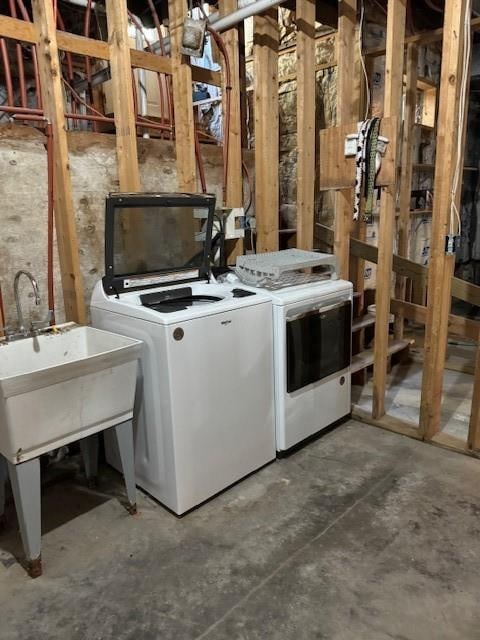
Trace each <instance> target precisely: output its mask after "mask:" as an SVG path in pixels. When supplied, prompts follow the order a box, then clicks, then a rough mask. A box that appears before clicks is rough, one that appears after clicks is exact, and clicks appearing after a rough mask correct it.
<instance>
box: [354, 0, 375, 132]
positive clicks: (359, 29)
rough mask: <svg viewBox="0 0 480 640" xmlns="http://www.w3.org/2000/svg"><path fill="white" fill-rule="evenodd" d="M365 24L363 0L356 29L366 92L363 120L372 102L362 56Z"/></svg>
mask: <svg viewBox="0 0 480 640" xmlns="http://www.w3.org/2000/svg"><path fill="white" fill-rule="evenodd" d="M364 22H365V2H364V0H361V11H360V24H359V27H358V42H357V44H358V52H359V54H360V63H361V65H362V71H363V75H364V77H365V90H366V92H367V100H366V102H367V104H366V106H365V118H364V120H367V119H368V114H369V113H370V105H371V102H372V96H371V91H370V82H369V79H368V73H367V67H366V65H365V56H364V55H363V25H364Z"/></svg>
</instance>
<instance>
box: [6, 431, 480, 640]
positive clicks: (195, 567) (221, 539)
mask: <svg viewBox="0 0 480 640" xmlns="http://www.w3.org/2000/svg"><path fill="white" fill-rule="evenodd" d="M101 480H102V482H101V485H100V488H99V490H98V491H96V492H92V491H89V490H87V489H86V487H85V486H84V483H83V480H82V477H81V476H80V475H79V476H77V477H76V478H71V479H68V478H67V479H65V480H64V481H63V482H61V483H57V484H53V485H50V486H48V487H46V488H45V490H44V500H43V508H44V536H43V560H44V570H45V574H44V576H43V577H41V578H39V579H37V580H30V579H29V578H28V577H27V576H26V575H25V573H24V571H23V569H22V568H21V566H20V565H19V564H18V562H17V561H16V560H15V555H16V554H18V553H19V544H18V538H17V536H16V531H15V526H14V518H13V515H12V514H10V523H11V528H10V529H9V530H7V532H6V533H4V534H2V536H1V537H0V610H1V618H0V638H1V640H10V639H12V640H13V639H15V640H27V639H28V640H30V639H32V640H33V639H35V640H43V639H45V640H46V639H48V640H56V639H60V638H61V639H62V640H66V639H67V640H101V639H115V640H124V639H127V638H128V639H132V640H133V639H135V640H154V639H155V640H157V639H158V640H169V639H175V640H190V639H192V640H193V639H197V640H200V639H203V638H205V639H208V640H227V639H228V640H314V639H332V640H359V639H365V640H380V639H382V640H383V639H387V638H388V639H392V638H393V639H396V640H429V639H432V640H433V639H434V640H443V639H449V640H453V639H461V640H469V639H472V640H474V639H475V640H478V638H479V635H480V631H479V629H480V608H479V607H478V594H479V593H480V545H479V536H480V461H478V460H474V459H470V458H468V457H464V456H461V455H458V454H455V453H451V452H448V451H445V450H442V449H439V448H435V447H433V446H430V445H426V444H422V443H419V442H416V441H413V440H409V439H407V438H405V437H402V436H398V435H395V434H392V433H388V432H386V431H382V430H379V429H375V428H374V427H368V426H365V425H362V424H359V423H356V422H353V421H351V422H349V423H347V424H345V425H343V426H341V427H339V428H338V429H336V430H335V431H333V432H331V433H329V434H327V435H326V436H325V437H323V438H322V439H320V440H318V441H316V442H315V443H313V444H311V445H310V446H308V447H306V448H304V449H303V450H301V451H300V452H298V453H296V454H294V455H293V456H291V457H290V458H287V459H284V460H282V461H279V462H276V463H274V464H271V465H270V466H268V467H266V468H265V469H263V470H262V471H261V472H259V473H258V474H256V475H254V476H251V477H250V478H248V479H247V480H245V481H244V482H242V483H240V484H238V485H237V486H235V487H233V488H232V489H230V490H229V491H227V492H225V493H224V494H222V495H221V496H219V497H217V498H216V499H214V500H212V501H211V502H209V503H208V504H206V505H205V506H203V507H202V508H200V509H198V510H197V511H195V512H193V513H191V514H189V515H188V516H186V517H184V518H183V519H177V518H175V517H174V516H172V515H171V514H169V513H167V512H166V511H165V510H164V509H163V508H161V507H160V506H159V505H158V504H156V503H155V502H154V501H153V500H151V499H150V498H149V497H147V496H145V495H144V494H141V493H140V494H139V506H140V515H139V516H138V517H131V516H128V515H127V513H126V512H125V511H124V509H123V508H122V506H121V505H120V503H119V497H121V495H122V494H121V484H120V483H119V480H118V476H117V475H116V474H115V473H114V472H112V471H110V470H107V469H105V470H104V471H103V476H102V479H101ZM12 554H13V555H12Z"/></svg>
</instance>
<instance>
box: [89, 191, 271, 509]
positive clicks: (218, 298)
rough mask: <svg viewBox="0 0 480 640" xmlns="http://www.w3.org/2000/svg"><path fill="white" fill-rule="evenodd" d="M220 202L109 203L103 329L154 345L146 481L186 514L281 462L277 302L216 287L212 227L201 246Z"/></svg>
mask: <svg viewBox="0 0 480 640" xmlns="http://www.w3.org/2000/svg"><path fill="white" fill-rule="evenodd" d="M214 204H215V201H214V198H213V197H211V198H210V199H209V198H208V197H205V196H190V195H184V194H175V195H170V196H168V195H165V194H162V195H153V194H143V195H142V196H139V195H125V194H123V195H122V194H120V195H116V196H111V197H110V198H109V199H108V201H107V216H106V230H107V234H106V274H107V275H106V277H105V278H104V280H103V282H99V283H98V284H97V286H96V287H95V290H94V293H93V296H92V303H91V314H92V322H93V325H94V326H96V327H99V328H105V329H108V330H109V331H113V332H116V333H119V334H122V335H126V336H131V337H135V338H137V339H140V340H142V341H143V343H144V346H143V351H142V356H141V360H140V367H139V368H140V374H139V375H140V378H139V385H138V399H137V410H136V420H135V423H134V430H135V463H136V477H137V483H138V485H139V486H140V487H142V488H143V489H145V490H146V491H147V492H148V493H150V494H151V495H152V496H154V497H155V498H156V499H158V500H159V501H160V502H162V503H163V504H164V505H165V506H167V507H168V508H169V509H171V510H172V511H173V512H175V513H176V514H178V515H180V514H183V513H185V512H186V511H188V510H190V509H192V508H193V507H195V506H197V505H199V504H200V503H202V502H203V501H205V500H207V499H208V498H210V497H212V496H213V495H215V494H216V493H218V492H219V491H222V490H223V489H225V488H226V487H228V486H230V485H231V484H233V483H234V482H236V481H237V480H239V479H241V478H243V477H244V476H246V475H248V474H249V473H251V472H253V471H255V470H256V469H258V468H260V467H262V466H263V465H265V464H267V463H268V462H270V461H272V460H273V459H274V458H275V423H274V389H273V366H272V363H273V343H272V301H271V298H270V297H269V296H267V295H265V294H264V293H262V292H260V291H256V292H252V291H247V290H246V289H245V288H243V287H242V286H241V285H238V284H237V285H228V284H224V285H221V284H215V283H211V282H210V281H209V280H208V273H207V271H208V270H207V269H206V268H205V265H206V258H205V256H206V255H207V254H208V248H209V247H208V245H209V229H208V228H207V230H206V242H205V250H201V251H199V250H198V248H199V243H198V238H199V237H200V236H199V233H200V230H199V226H198V225H199V224H202V223H201V222H199V220H198V218H201V217H202V216H201V213H202V212H201V211H199V209H202V208H207V209H208V213H209V217H208V220H209V223H208V225H211V216H212V215H213V211H214ZM191 220H195V222H194V223H193V224H191ZM208 225H207V227H208ZM193 231H194V235H195V237H196V238H197V239H196V240H195V241H192V233H191V232H193ZM210 231H211V226H210ZM131 234H133V235H134V236H135V241H134V242H133V243H132V244H131V247H132V251H131V252H130V253H131V255H127V254H128V253H129V249H128V245H129V242H130V240H129V237H130V235H131ZM158 245H160V247H158ZM138 246H142V251H141V252H138V250H137V247H138ZM192 256H194V257H192ZM179 265H180V266H179ZM252 293H253V295H250V294H252ZM107 449H108V450H107V458H108V461H109V462H110V463H111V464H113V466H117V462H116V459H115V452H114V451H113V450H109V448H108V447H107Z"/></svg>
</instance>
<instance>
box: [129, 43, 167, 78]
mask: <svg viewBox="0 0 480 640" xmlns="http://www.w3.org/2000/svg"><path fill="white" fill-rule="evenodd" d="M130 61H131V65H132V67H135V68H138V69H147V70H148V71H155V72H157V73H166V74H167V75H171V73H172V61H171V59H170V58H167V56H158V55H157V54H155V53H150V52H149V51H139V50H138V49H130Z"/></svg>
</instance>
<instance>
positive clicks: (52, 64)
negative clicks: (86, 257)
mask: <svg viewBox="0 0 480 640" xmlns="http://www.w3.org/2000/svg"><path fill="white" fill-rule="evenodd" d="M32 10H33V18H34V24H35V31H36V38H37V42H36V45H37V52H38V66H39V73H40V85H41V90H42V98H43V109H44V113H45V117H46V118H48V120H49V122H50V123H51V126H52V132H53V149H54V159H55V194H54V198H55V225H56V236H57V247H58V256H59V261H60V273H61V278H62V290H63V300H64V305H65V316H66V319H67V321H70V320H71V321H74V322H77V323H79V324H85V323H86V320H87V315H86V308H85V297H84V289H83V283H82V274H81V271H80V258H79V252H78V240H77V229H76V224H75V206H74V203H73V196H72V182H71V175H70V163H69V158H68V144H67V135H66V131H65V119H64V106H63V87H62V81H61V77H62V76H61V66H60V61H59V57H58V46H57V38H56V31H55V19H54V15H53V7H52V4H51V3H49V2H44V0H33V1H32Z"/></svg>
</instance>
